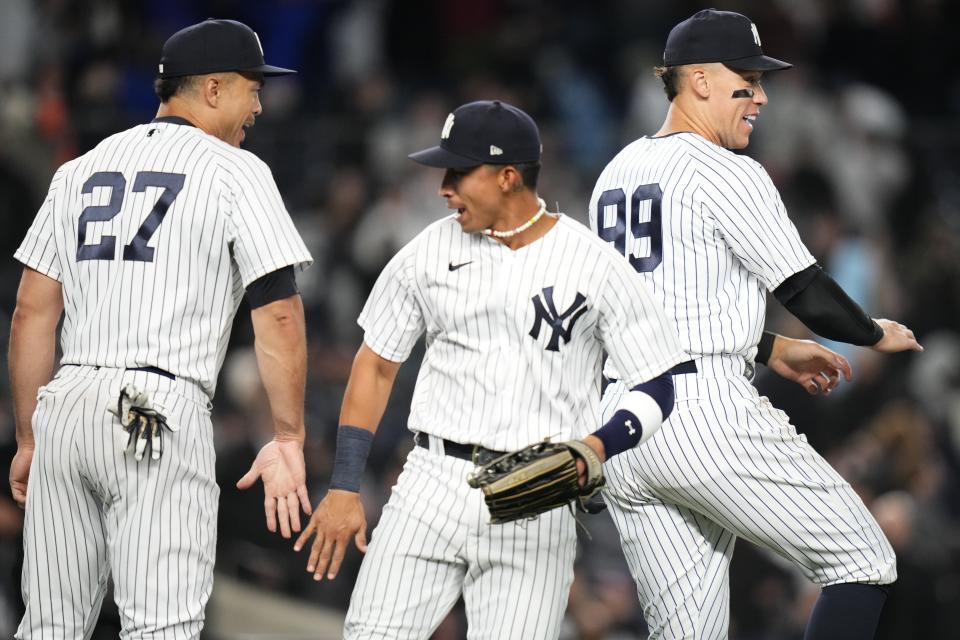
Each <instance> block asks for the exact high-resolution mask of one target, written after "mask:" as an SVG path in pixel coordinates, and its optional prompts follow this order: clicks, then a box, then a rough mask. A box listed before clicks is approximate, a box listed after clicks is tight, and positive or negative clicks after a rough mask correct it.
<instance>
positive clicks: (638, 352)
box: [584, 249, 689, 460]
mask: <svg viewBox="0 0 960 640" xmlns="http://www.w3.org/2000/svg"><path fill="white" fill-rule="evenodd" d="M610 251H611V252H612V251H613V250H612V249H611V250H610ZM598 312H599V314H600V322H599V335H600V339H601V341H602V342H603V345H604V348H605V349H606V351H607V353H608V354H609V356H610V358H611V359H612V360H613V363H614V365H615V366H616V367H617V370H618V371H619V372H620V373H621V375H622V376H623V378H624V381H625V382H626V383H627V384H628V385H629V386H630V391H628V392H627V393H625V394H623V397H622V398H621V400H620V402H619V404H618V406H617V407H616V409H615V410H614V412H613V415H612V416H611V417H610V418H609V420H607V421H606V423H604V425H603V426H601V427H600V428H599V429H598V430H597V431H595V432H593V433H592V434H590V435H589V436H587V437H586V438H585V439H584V442H586V443H587V444H589V445H590V446H591V447H592V448H593V449H594V450H596V451H597V453H598V454H599V455H600V458H601V459H602V460H605V459H608V458H610V457H612V456H615V455H617V454H618V453H622V452H624V451H626V450H628V449H632V448H633V447H636V446H638V445H640V444H642V443H644V442H646V441H647V440H648V439H650V437H651V436H653V434H654V433H656V431H657V430H658V429H659V428H660V426H661V425H662V424H663V422H664V421H665V420H666V419H667V417H669V415H670V413H671V411H672V410H673V401H674V393H673V377H672V376H671V375H670V374H668V373H667V371H668V370H669V369H670V368H671V367H673V366H674V365H676V364H679V363H680V362H683V361H684V360H688V359H689V356H688V355H686V354H685V353H684V352H683V350H682V349H681V348H680V338H679V337H678V336H677V330H676V328H675V327H674V325H673V323H672V322H670V321H669V320H668V319H667V317H666V315H665V314H664V312H663V310H662V309H661V308H660V306H659V305H658V304H657V303H656V302H655V301H654V299H653V297H652V296H651V295H650V293H649V291H648V290H647V287H646V285H645V284H644V282H643V281H642V280H641V279H640V278H638V277H637V275H636V273H635V272H634V271H633V268H632V267H631V266H630V263H629V262H627V261H626V260H623V259H622V258H621V256H619V255H615V256H612V259H611V264H610V268H609V270H608V272H607V281H606V284H605V286H604V287H603V291H602V292H601V295H600V297H599V300H598ZM598 444H599V446H597V445H598Z"/></svg>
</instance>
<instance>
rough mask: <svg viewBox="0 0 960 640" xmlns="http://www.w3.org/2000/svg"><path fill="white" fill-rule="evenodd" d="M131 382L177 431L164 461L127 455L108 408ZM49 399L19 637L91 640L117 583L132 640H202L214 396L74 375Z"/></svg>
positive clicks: (40, 421)
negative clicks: (104, 602) (109, 588)
mask: <svg viewBox="0 0 960 640" xmlns="http://www.w3.org/2000/svg"><path fill="white" fill-rule="evenodd" d="M126 382H134V383H135V384H137V385H138V386H140V388H142V389H145V390H147V391H149V392H150V393H151V395H152V397H153V398H154V400H155V401H156V402H158V403H159V404H160V405H161V406H162V407H163V408H164V409H165V413H166V415H167V416H168V419H169V421H170V422H171V424H172V425H175V426H176V427H177V431H176V432H173V433H167V434H165V436H164V454H163V457H162V458H161V459H160V460H159V461H150V462H149V463H147V461H144V462H142V463H139V464H138V463H137V462H135V461H134V460H133V458H132V457H131V456H129V455H125V454H124V453H123V447H124V446H125V444H126V434H125V433H123V432H122V431H121V428H120V425H119V422H117V421H116V419H115V418H114V417H113V416H112V415H110V414H108V413H107V411H106V407H107V405H108V404H109V403H112V402H116V398H117V395H118V393H119V389H120V387H121V386H122V385H123V384H125V383H126ZM38 397H39V402H38V405H37V410H36V412H35V414H34V417H33V429H34V435H35V437H36V451H35V454H34V456H35V457H34V461H33V470H32V473H31V477H30V494H29V500H28V501H27V512H26V519H25V522H24V545H25V559H24V567H23V579H22V585H23V596H24V602H25V604H26V613H25V614H24V617H23V620H22V621H21V623H20V628H19V629H18V631H17V635H16V637H17V638H19V639H24V640H27V639H29V640H37V639H41V640H45V639H50V640H59V639H62V638H86V637H89V634H90V633H91V632H92V630H93V626H94V624H95V623H96V620H97V614H98V613H99V610H100V604H101V602H102V600H103V596H104V590H105V589H106V586H107V578H108V576H109V575H110V574H111V573H112V575H113V579H114V591H115V596H116V599H117V605H118V607H119V610H120V615H121V622H122V625H123V632H122V633H121V638H124V639H126V638H138V639H139V638H164V639H171V640H173V639H178V640H179V639H191V638H197V637H199V633H200V629H201V627H202V625H203V609H204V606H205V604H206V601H207V599H208V598H209V595H210V590H211V588H212V585H213V562H214V555H215V546H216V545H215V542H216V524H217V522H216V519H217V504H218V499H219V493H220V491H219V489H218V487H217V485H216V481H215V476H214V451H213V434H212V426H211V424H210V413H209V404H208V402H207V400H206V393H205V392H204V391H203V390H202V389H200V387H198V386H197V385H195V384H193V383H189V382H182V381H171V380H168V379H166V378H164V377H162V376H157V375H154V374H149V373H145V372H124V371H121V370H116V369H106V368H100V369H96V368H94V367H73V366H67V367H64V368H62V369H61V370H60V372H59V373H58V374H57V376H56V377H55V378H54V379H53V380H52V381H51V382H50V384H48V385H47V386H46V387H43V388H41V390H40V392H39V394H38ZM121 436H122V437H121Z"/></svg>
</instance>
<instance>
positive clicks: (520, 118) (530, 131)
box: [407, 100, 543, 169]
mask: <svg viewBox="0 0 960 640" xmlns="http://www.w3.org/2000/svg"><path fill="white" fill-rule="evenodd" d="M542 148H543V145H542V144H541V143H540V130H539V129H537V123H535V122H534V121H533V118H531V117H530V116H528V115H527V114H526V113H524V112H523V111H522V110H521V109H518V108H516V107H514V106H513V105H509V104H507V103H506V102H500V101H499V100H480V101H478V102H470V103H467V104H465V105H462V106H460V107H457V108H456V110H454V112H453V113H451V114H450V115H448V116H447V120H446V122H444V124H443V130H442V131H441V132H440V144H439V145H438V146H436V147H430V148H429V149H424V150H423V151H417V152H416V153H411V154H410V155H409V156H407V157H408V158H410V159H411V160H413V161H415V162H419V163H420V164H425V165H427V166H430V167H440V168H443V169H467V168H469V167H476V166H478V165H481V164H522V163H525V162H539V160H540V152H541V149H542Z"/></svg>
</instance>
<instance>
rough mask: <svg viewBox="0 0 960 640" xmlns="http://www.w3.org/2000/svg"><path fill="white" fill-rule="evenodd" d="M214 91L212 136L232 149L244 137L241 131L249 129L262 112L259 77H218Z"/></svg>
mask: <svg viewBox="0 0 960 640" xmlns="http://www.w3.org/2000/svg"><path fill="white" fill-rule="evenodd" d="M221 78H222V80H221V82H220V83H219V87H218V89H217V91H218V95H217V111H218V117H217V127H216V129H217V130H216V132H214V135H215V136H216V137H217V138H220V139H221V140H223V141H224V142H226V143H227V144H229V145H232V146H234V147H239V146H240V143H241V142H243V140H244V138H245V137H246V133H245V132H244V129H245V128H246V127H252V126H253V123H254V120H255V119H256V117H257V116H258V115H260V113H261V112H262V111H263V108H262V106H261V105H260V89H261V87H263V76H262V75H261V74H254V73H230V74H222V75H221Z"/></svg>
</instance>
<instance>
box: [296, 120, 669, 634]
mask: <svg viewBox="0 0 960 640" xmlns="http://www.w3.org/2000/svg"><path fill="white" fill-rule="evenodd" d="M440 138H441V139H440V145H439V146H437V147H433V148H430V149H426V150H424V151H420V152H417V153H414V154H412V155H411V156H410V157H411V158H412V159H413V160H415V161H417V162H420V163H422V164H425V165H428V166H433V167H441V168H445V169H446V174H445V175H444V178H443V183H442V185H441V187H440V196H441V197H443V198H445V199H446V201H447V206H448V207H449V208H451V209H454V210H456V214H455V215H451V216H448V217H446V218H443V219H442V220H439V221H438V222H435V223H433V224H432V225H430V226H429V227H427V228H426V229H425V230H424V231H423V232H422V233H420V234H419V235H418V236H417V237H416V238H415V239H414V240H413V241H411V242H410V243H409V244H408V245H407V246H405V247H404V248H403V249H401V250H400V252H399V253H397V255H396V256H395V257H394V258H393V259H392V260H391V261H390V263H389V264H388V265H387V267H386V268H385V269H384V271H383V273H382V274H381V275H380V277H379V279H378V280H377V282H376V284H375V286H374V288H373V291H372V292H371V293H370V297H369V299H368V300H367V303H366V305H365V306H364V309H363V311H362V312H361V314H360V318H359V323H360V325H361V326H362V327H363V328H364V331H365V334H364V341H363V345H362V346H361V347H360V350H359V352H358V353H357V356H356V359H355V360H354V365H353V370H352V372H351V375H350V380H349V382H348V384H347V390H346V394H345V397H344V400H343V407H342V410H341V414H340V429H339V434H338V441H337V453H336V463H335V467H334V471H333V477H332V479H331V483H330V491H329V492H328V493H327V495H326V497H324V499H323V501H322V502H320V504H319V506H318V507H317V508H316V510H315V511H314V516H313V517H312V518H311V520H310V523H309V524H308V525H307V527H306V528H305V529H304V532H303V534H302V535H301V536H300V539H299V540H298V541H297V543H296V546H295V548H296V549H297V550H300V549H301V548H303V545H304V544H305V543H306V541H307V540H308V539H309V538H310V536H312V535H314V534H316V538H315V539H314V541H313V545H312V548H311V553H310V557H309V560H308V562H307V570H308V571H310V572H313V573H314V577H315V578H316V579H318V580H319V579H321V578H322V577H323V575H324V574H326V575H327V577H328V578H333V577H335V576H336V574H337V571H338V570H339V567H340V563H341V561H342V558H343V555H344V552H345V550H346V547H347V545H348V544H349V542H350V540H351V538H353V539H354V541H355V543H356V546H357V547H358V548H359V549H360V550H361V551H364V550H366V535H365V531H366V522H365V519H364V512H363V508H362V506H361V502H360V498H359V495H358V489H359V483H360V476H361V474H362V471H363V466H364V464H365V461H366V455H367V452H368V450H369V446H370V442H371V440H372V438H373V432H374V431H375V430H376V427H377V424H378V422H379V421H380V418H381V416H382V414H383V411H384V407H385V406H386V403H387V399H388V397H389V394H390V390H391V387H392V385H393V381H394V377H395V376H396V373H397V370H398V369H399V367H400V365H401V363H402V362H403V361H404V360H406V359H407V357H408V356H409V355H410V352H411V350H412V349H413V347H414V345H415V343H416V342H417V340H418V339H419V338H420V336H421V335H423V334H424V333H426V336H427V350H426V354H425V356H424V359H423V363H422V365H421V367H420V373H419V378H418V380H417V385H416V390H415V392H414V397H413V400H412V406H411V411H410V417H409V428H410V429H411V430H412V431H413V432H414V433H415V434H416V436H415V441H416V446H415V447H414V448H413V450H412V451H411V452H410V454H409V456H408V458H407V461H406V464H405V466H404V469H403V472H402V473H401V475H400V477H399V479H398V481H397V484H396V486H395V487H394V488H393V493H392V495H391V497H390V500H389V502H388V503H387V505H386V506H385V507H384V510H383V515H382V517H381V519H380V522H379V525H378V527H377V529H376V531H375V532H374V535H373V539H372V542H371V543H370V547H369V551H367V553H366V557H365V558H364V560H363V564H362V566H361V569H360V574H359V577H358V580H357V584H356V587H355V589H354V592H353V597H352V599H351V602H350V608H349V611H348V612H347V617H346V624H345V636H346V637H347V638H373V637H377V638H384V637H388V638H428V637H429V636H430V634H431V633H432V631H433V630H434V629H435V628H436V627H437V625H438V624H439V623H440V622H441V621H442V619H443V618H444V616H445V615H446V614H447V612H448V611H449V610H450V609H451V608H452V607H453V605H454V603H455V602H456V601H457V599H458V598H459V597H460V595H461V594H462V595H463V597H464V601H465V602H466V613H467V619H468V624H469V627H470V631H469V637H471V638H496V639H498V640H503V639H505V638H518V639H519V638H524V639H530V638H556V637H557V636H558V634H559V632H560V622H561V620H562V618H563V613H564V610H565V608H566V602H567V596H568V593H569V589H570V583H571V581H572V578H573V560H574V553H575V547H576V536H575V521H574V517H573V514H572V513H571V512H570V511H568V510H567V509H563V508H560V509H554V510H552V511H547V512H546V513H544V514H543V515H541V516H539V517H537V518H534V519H525V520H520V521H513V522H507V523H504V524H491V523H490V514H489V512H488V509H487V505H486V504H485V502H484V498H483V494H482V493H481V491H479V490H477V489H471V488H470V487H469V486H468V484H467V477H468V475H469V474H470V473H471V471H473V470H474V469H475V464H483V463H485V462H487V461H490V460H491V459H493V458H494V457H497V456H499V455H502V452H508V451H514V450H518V449H521V448H523V447H525V446H527V445H530V444H532V443H536V442H538V441H542V440H544V439H545V438H551V439H553V440H558V441H564V440H571V439H574V438H579V439H583V441H584V442H586V443H587V444H588V445H589V446H590V447H592V448H593V449H594V451H595V452H596V453H597V454H598V456H599V457H600V459H601V460H602V459H603V457H604V456H606V457H610V456H613V455H616V454H617V453H619V452H620V451H622V450H624V449H628V448H631V447H634V446H636V445H637V444H639V443H640V442H642V441H643V440H644V439H645V438H647V437H649V436H650V435H652V434H653V433H654V432H655V431H656V429H657V428H659V425H660V423H661V422H662V420H663V416H664V415H667V414H669V411H670V407H671V406H672V382H671V380H670V375H669V374H666V373H664V372H666V371H667V370H669V369H670V368H671V367H674V365H677V364H678V363H680V362H682V361H684V360H685V359H686V356H685V354H683V353H682V351H680V349H679V347H678V339H677V338H676V336H675V335H674V331H673V330H672V329H671V328H670V327H669V324H668V322H667V320H666V319H665V318H664V317H663V314H662V313H661V312H660V311H659V310H657V307H656V305H654V304H653V303H652V301H651V300H650V297H649V295H648V294H647V292H646V290H645V286H644V285H643V283H642V282H641V281H640V280H639V279H638V278H636V277H635V275H634V274H633V271H632V270H631V269H630V267H629V265H627V264H626V263H625V262H624V261H623V260H622V259H621V257H620V256H619V255H618V254H617V253H616V251H614V250H613V249H611V248H610V247H609V246H608V245H607V244H606V243H605V242H602V241H600V240H599V239H598V238H597V237H596V236H594V235H593V234H592V233H591V232H590V230H589V229H588V228H587V227H585V226H583V225H580V224H579V223H577V222H575V221H572V220H571V219H570V218H567V217H565V216H563V215H560V214H547V213H546V209H545V205H544V203H543V200H540V199H538V197H537V192H536V184H537V177H538V173H539V169H540V164H539V161H540V150H541V145H540V136H539V132H538V130H537V126H536V124H535V123H534V122H533V120H532V119H531V118H530V117H529V116H528V115H527V114H526V113H524V112H523V111H521V110H519V109H517V108H515V107H512V106H510V105H508V104H506V103H502V102H499V101H493V102H489V101H481V102H473V103H469V104H466V105H463V106H461V107H459V108H458V109H456V110H455V111H454V112H453V113H451V114H450V115H449V116H448V117H447V120H446V122H445V124H444V126H443V130H442V132H441V136H440ZM604 349H606V350H607V351H609V352H610V354H611V356H610V357H611V358H612V359H613V360H614V361H615V362H616V363H617V366H618V368H619V369H620V370H622V371H624V372H625V373H624V379H625V380H627V384H629V385H631V386H632V387H634V389H635V390H634V391H632V392H631V393H627V394H624V402H623V403H621V404H622V406H621V409H623V411H621V412H619V413H618V414H617V417H616V418H614V419H612V420H611V421H610V422H609V423H608V424H607V425H605V426H604V427H603V428H601V429H599V430H597V431H596V432H595V433H593V434H591V433H590V430H591V429H592V427H590V425H592V424H593V420H594V416H595V414H592V413H591V412H593V411H595V410H597V409H598V405H599V397H600V388H599V383H600V373H601V356H602V353H603V351H604Z"/></svg>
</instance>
